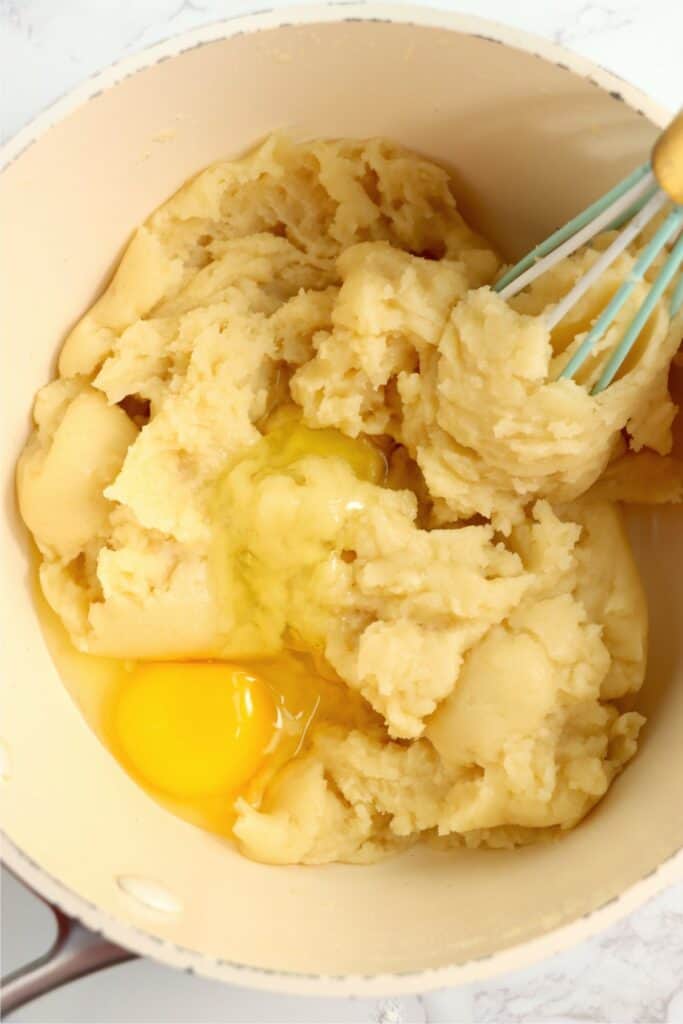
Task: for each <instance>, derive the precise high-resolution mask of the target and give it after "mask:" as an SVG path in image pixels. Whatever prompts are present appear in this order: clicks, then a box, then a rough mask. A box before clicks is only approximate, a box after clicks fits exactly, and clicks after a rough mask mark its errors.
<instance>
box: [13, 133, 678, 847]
mask: <svg viewBox="0 0 683 1024" xmlns="http://www.w3.org/2000/svg"><path fill="white" fill-rule="evenodd" d="M599 244H600V245H601V244H603V242H602V240H600V242H599ZM595 258H596V251H595V250H592V249H591V250H589V251H587V252H584V253H581V254H579V255H577V256H575V257H572V258H570V259H569V260H566V261H565V262H564V263H563V264H561V265H560V266H559V267H558V268H557V269H556V270H554V271H553V272H552V273H550V274H547V275H545V276H544V277H543V278H541V280H540V281H539V282H538V283H537V284H536V285H534V286H532V288H531V289H529V290H528V291H527V292H525V293H524V294H523V295H522V296H520V297H519V298H518V299H516V300H514V301H513V302H511V303H509V304H507V303H505V302H503V301H502V300H501V299H500V298H499V297H498V296H497V295H496V294H495V293H494V292H493V291H492V290H491V288H490V287H489V285H490V283H491V282H492V281H493V279H494V278H495V275H496V273H497V272H498V270H499V267H500V263H499V260H498V258H497V257H496V255H495V254H494V253H493V252H492V251H491V249H490V247H489V246H488V245H487V243H486V242H484V241H483V240H482V239H481V238H479V237H478V236H477V235H475V234H474V233H473V232H472V231H471V230H470V229H469V227H468V226H467V225H466V224H465V223H464V221H463V220H462V218H461V217H460V215H459V213H458V212H457V209H456V204H455V199H454V197H453V193H452V190H451V184H450V181H449V178H448V175H447V173H446V172H445V171H443V170H442V169H440V168H438V167H436V166H434V165H433V164H430V163H428V162H426V161H424V160H422V159H420V158H418V157H417V156H415V155H412V154H410V153H407V152H405V151H403V150H401V149H400V148H399V147H397V146H395V145H393V144H391V143H388V142H385V141H381V140H374V141H370V142H353V141H342V142H314V143H307V144H300V145H297V144H295V143H292V142H290V141H289V140H287V139H283V138H280V137H273V138H271V139H269V140H268V141H267V142H266V143H264V144H263V145H262V146H261V147H260V148H259V149H257V150H256V151H255V152H254V153H252V154H251V155H249V156H248V157H246V158H245V159H243V160H240V161H235V162H232V163H221V164H217V165H215V166H213V167H210V168H209V169H208V170H206V171H204V172H203V173H202V174H200V175H199V176H198V177H197V178H195V179H194V180H193V181H191V182H189V183H188V184H187V185H186V186H184V188H182V189H181V190H180V191H179V192H178V193H177V194H176V195H175V196H174V197H173V198H172V199H170V200H169V201H168V202H167V203H166V204H165V205H164V206H162V207H161V208H160V209H159V210H158V211H157V212H156V213H154V214H153V215H152V217H151V218H150V219H149V220H148V221H147V223H146V224H145V225H143V227H141V228H140V229H139V230H138V232H137V233H136V235H135V237H134V238H133V240H132V242H131V244H130V246H129V248H128V250H127V251H126V253H125V255H124V257H123V260H122V262H121V264H120V266H119V269H118V271H117V272H116V274H115V276H114V278H113V280H112V282H111V284H110V285H109V287H108V288H107V290H106V291H105V293H104V295H103V296H102V297H101V298H100V299H99V300H98V301H97V302H96V303H95V305H94V306H93V307H92V309H91V310H90V311H89V312H88V313H87V314H86V315H85V316H84V317H83V319H82V320H81V321H80V323H79V324H78V325H77V326H76V327H75V329H74V330H73V331H72V333H71V335H70V336H69V337H68V338H67V340H66V342H65V344H64V347H63V349H62V353H61V357H60V361H59V376H58V377H57V379H56V380H55V381H53V382H52V383H51V384H48V385H47V386H46V387H45V388H43V389H42V391H41V392H40V393H39V395H38V397H37V399H36V403H35V407H34V418H35V424H36V428H35V431H34V433H33V435H32V437H31V439H30V441H29V443H28V445H27V447H26V450H25V452H24V454H23V455H22V457H21V460H20V463H19V468H18V492H19V501H20V507H21V512H22V515H23V517H24V520H25V521H26V523H27V525H28V527H29V528H30V530H31V531H32V533H33V535H34V537H35V540H36V543H37V545H38V547H39V550H40V554H41V566H40V581H41V586H42V589H43V591H44V594H45V596H46V598H47V600H48V602H49V603H50V604H51V606H52V607H53V609H54V610H55V611H56V612H57V614H58V615H59V616H60V617H61V619H62V620H63V622H64V623H65V625H66V627H67V629H68V631H69V633H70V635H71V637H72V640H73V642H74V643H75V644H76V646H77V647H79V648H80V649H81V650H83V651H87V652H91V653H96V654H107V655H112V656H115V657H120V658H152V657H153V658H160V657H162V658H173V657H180V656H187V657H195V658H200V657H207V656H210V657H221V656H230V657H233V658H235V657H240V656H242V657H246V656H248V655H252V654H258V653H263V652H264V651H268V652H273V651H277V650H279V649H281V648H282V646H283V645H286V644H287V643H289V642H290V641H291V638H292V637H293V636H295V637H296V638H297V642H299V643H302V642H303V643H304V645H305V646H306V645H308V646H309V647H312V648H315V649H316V650H319V651H322V652H324V654H325V657H326V659H327V661H328V662H329V663H330V664H331V666H332V667H333V668H334V669H335V671H336V672H337V673H338V675H339V676H340V677H341V678H342V679H343V680H344V682H345V683H346V684H347V685H348V686H349V687H351V688H353V689H354V690H357V691H359V692H360V693H361V694H362V696H363V697H364V698H365V700H366V701H367V702H368V704H369V705H370V706H371V707H372V708H373V709H374V710H375V711H376V712H377V713H378V716H379V717H378V718H377V722H378V724H377V725H376V726H372V727H370V726H369V727H368V730H367V731H360V730H355V731H354V730H352V731H349V730H348V729H343V728H341V727H333V726H328V727H325V728H319V729H317V730H314V731H313V735H312V739H311V741H310V743H309V745H308V747H307V748H306V750H305V751H304V753H303V754H302V755H301V756H299V757H298V758H296V759H295V760H294V761H292V762H291V763H290V764H289V765H288V766H287V767H286V768H285V769H284V770H283V771H282V772H281V773H280V775H279V776H278V777H277V778H276V780H275V782H274V783H273V784H272V785H271V787H270V788H269V790H268V791H267V793H266V796H265V798H264V800H263V802H262V803H261V805H260V806H251V805H249V804H247V803H246V802H245V801H244V800H242V801H240V804H239V817H238V820H237V824H236V826H235V834H236V836H237V838H238V840H239V842H240V845H241V848H242V850H243V851H244V852H245V853H246V854H247V855H248V856H250V857H254V858H256V859H260V860H265V861H269V862H273V863H292V862H306V863H312V862H321V861H333V860H352V861H369V860H373V859H376V858H377V857H379V856H381V855H383V854H385V853H386V852H388V851H391V850H395V849H398V848H401V847H402V846H404V845H406V844H408V843H410V842H412V841H414V840H415V839H416V838H418V837H419V836H420V835H421V834H428V835H429V836H441V837H447V838H448V839H449V841H451V842H452V841H455V842H462V843H466V844H468V845H482V844H483V845H490V846H500V845H515V844H517V843H520V842H527V841H530V840H531V839H533V838H534V837H537V836H538V837H540V836H544V835H546V834H547V833H548V830H549V829H555V828H569V827H571V826H573V825H574V824H576V823H577V822H578V821H579V820H580V819H581V818H582V816H583V815H584V814H585V813H586V812H587V811H588V810H589V808H590V807H591V806H592V805H593V804H594V803H595V802H596V801H597V800H598V799H599V798H600V797H601V796H602V795H603V794H604V793H605V791H606V789H607V787H608V786H609V784H610V781H611V780H612V778H613V777H614V775H615V774H616V772H617V771H618V770H619V769H620V768H621V766H622V765H623V764H624V763H625V762H626V761H627V760H628V759H629V758H630V757H631V756H632V755H633V753H634V752H635V749H636V742H637V736H638V731H639V729H640V727H641V725H642V721H643V719H642V718H641V716H640V715H638V714H637V713H635V712H633V711H628V710H625V709H624V706H623V705H622V704H620V703H618V702H619V701H621V699H622V698H625V697H627V696H628V695H629V694H634V693H635V692H636V691H637V690H638V689H639V687H640V685H641V683H642V680H643V676H644V671H645V658H646V633H647V615H646V606H645V601H644V597H643V593H642V588H641V585H640V581H639V578H638V574H637V571H636V569H635V566H634V563H633V560H632V557H631V553H630V550H629V545H628V542H627V539H626V537H625V534H624V531H623V527H622V525H621V522H620V517H619V512H618V511H617V509H616V506H614V505H613V504H611V503H610V502H612V501H615V500H618V499H620V498H622V497H624V498H626V499H628V500H680V498H681V496H682V495H683V473H681V471H680V466H679V465H678V464H677V463H675V462H674V461H672V460H671V459H670V458H667V457H666V456H667V455H668V453H669V452H670V450H671V445H672V437H671V427H672V423H673V419H674V416H675V413H676V407H675V405H674V404H673V402H672V401H671V399H670V397H669V394H668V391H667V373H668V367H669V363H670V362H671V359H672V358H673V356H674V355H675V353H676V350H677V348H678V345H679V342H680V338H681V330H682V326H683V318H681V317H679V318H678V319H677V321H676V322H673V323H671V322H670V320H669V317H668V314H667V308H666V305H665V303H664V302H662V304H661V305H660V306H659V307H658V308H657V309H656V311H655V313H654V314H653V316H652V317H651V319H650V321H649V323H648V325H647V330H646V331H645V333H644V335H643V337H642V339H641V341H640V342H639V344H638V346H637V349H636V350H635V352H634V353H633V355H632V356H631V358H630V360H629V362H628V364H627V367H626V372H625V373H623V374H622V376H621V377H620V379H619V380H617V382H616V383H615V384H614V385H613V386H612V387H610V388H609V389H608V390H607V391H606V392H604V393H603V394H601V395H600V396H598V397H597V398H592V397H590V395H589V389H590V385H591V383H592V382H593V381H594V380H595V379H596V375H597V374H598V373H599V368H600V365H601V364H602V363H603V362H604V359H605V353H606V352H607V351H608V350H609V349H610V347H611V346H612V345H613V344H614V339H615V337H616V336H618V335H619V333H620V332H621V331H623V329H624V325H625V323H626V322H627V321H628V319H630V317H631V316H632V315H633V312H634V310H635V308H636V307H637V305H638V304H639V302H640V301H641V300H642V297H643V295H644V292H645V289H646V288H647V283H644V284H642V285H638V286H637V287H636V288H635V290H634V294H633V296H632V298H631V300H630V302H629V304H628V305H627V308H626V310H625V311H624V312H623V313H622V315H621V316H620V317H619V319H618V321H617V322H616V323H615V325H614V327H613V328H612V329H611V330H610V331H609V332H608V334H607V336H606V338H605V339H604V342H603V344H602V345H601V347H600V349H599V351H598V353H597V354H596V356H595V358H594V359H593V360H592V361H590V363H589V365H588V366H587V368H586V369H585V370H584V373H583V376H582V377H581V379H580V380H579V381H578V382H576V383H575V382H573V381H561V382H555V377H556V375H557V371H558V370H559V368H560V367H561V365H562V361H563V360H566V358H567V353H568V351H570V350H571V349H572V348H573V347H574V346H576V345H577V344H579V343H580V338H581V335H582V332H585V330H586V329H587V328H588V327H589V326H590V324H591V322H592V320H593V319H594V317H595V315H596V313H597V311H599V310H600V309H601V308H602V306H603V305H604V303H605V301H606V299H607V298H608V297H609V295H610V294H611V293H612V292H613V291H614V289H615V288H616V287H617V284H618V282H620V281H621V280H622V279H623V277H624V276H625V275H626V274H627V273H628V271H629V268H630V267H631V266H632V263H633V256H632V255H631V254H629V253H627V254H625V255H624V256H623V257H621V258H620V260H619V261H617V263H616V264H615V265H614V267H613V269H612V270H610V271H609V272H608V273H607V274H606V275H605V276H604V277H603V279H602V280H601V283H600V285H599V286H597V287H596V288H594V289H593V290H592V291H591V292H590V293H589V295H588V296H587V297H586V298H585V299H584V300H583V301H582V302H581V303H580V304H579V306H578V307H577V309H576V310H575V311H574V312H573V313H572V314H571V316H570V317H569V318H568V319H567V320H566V321H564V322H563V324H562V325H561V327H560V328H558V329H557V330H556V331H555V332H554V334H553V335H552V337H551V336H550V334H549V332H548V331H547V329H546V328H545V326H544V324H543V321H542V316H541V314H542V312H543V310H544V309H545V308H546V307H547V306H548V305H550V304H552V303H553V302H555V301H556V300H557V298H558V297H559V296H560V295H562V294H563V293H564V292H565V291H566V290H567V289H568V288H569V287H570V286H571V284H572V283H573V282H574V281H575V280H576V278H577V277H578V276H579V275H580V274H581V273H583V272H584V271H585V269H586V266H587V265H589V264H590V263H591V262H592V261H593V260H594V259H595ZM287 403H289V404H292V403H293V404H294V406H295V407H296V409H298V410H299V414H300V416H301V417H302V418H303V422H304V423H305V424H307V425H308V426H309V427H313V428H322V427H333V428H336V429H338V430H340V431H342V432H343V433H344V434H345V435H347V436H348V437H350V438H356V437H363V438H370V439H376V442H377V444H378V445H379V447H380V448H381V449H382V451H384V452H386V453H387V456H388V460H389V476H388V481H387V482H384V483H381V482H378V481H374V482H373V481H372V480H369V479H363V478H362V476H359V475H358V474H357V473H356V472H354V471H353V469H352V468H351V467H350V466H349V464H348V463H347V462H346V461H344V459H343V458H336V457H335V458H326V457H325V456H324V455H321V454H318V455H316V454H312V455H308V456H306V457H303V458H302V459H300V460H299V461H298V462H297V463H296V464H295V465H294V466H289V467H287V466H286V467H281V468H279V469H272V470H271V471H263V464H262V463H260V462H259V459H260V457H261V456H260V453H261V451H262V448H261V447H260V446H261V445H262V442H261V441H260V439H261V437H262V429H263V424H264V423H265V422H266V418H267V417H268V415H269V414H270V413H271V412H272V411H273V409H275V408H277V407H278V406H280V405H283V404H287ZM641 466H642V471H641ZM292 538H294V539H295V540H292ZM245 555H246V556H248V558H245ZM245 565H252V566H253V565H257V566H258V571H256V570H245V569H244V566H245ZM217 567H218V568H217ZM254 595H258V599H257V598H256V597H255V596H254ZM382 722H383V723H384V725H382V724H380V723H382Z"/></svg>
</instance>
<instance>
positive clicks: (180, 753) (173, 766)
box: [112, 662, 277, 800]
mask: <svg viewBox="0 0 683 1024" xmlns="http://www.w3.org/2000/svg"><path fill="white" fill-rule="evenodd" d="M112 725H113V732H114V736H115V737H116V741H117V745H118V746H119V748H120V752H121V755H122V758H123V760H124V762H125V763H126V764H127V765H128V766H129V768H130V770H131V772H132V773H133V774H135V775H136V776H138V778H139V779H140V780H141V781H142V782H143V783H144V784H146V785H147V786H149V787H151V788H153V789H156V790H158V791H160V792H161V793H163V794H165V795H167V796H171V797H175V798H179V799H183V800H187V799H196V798H200V797H209V796H215V795H218V794H226V795H228V794H230V793H235V792H237V791H238V790H239V789H240V788H242V787H243V786H244V785H245V784H246V783H247V782H248V781H249V779H251V778H252V776H253V775H255V773H256V772H257V771H258V769H259V768H260V767H261V764H262V763H263V760H264V757H265V756H266V753H267V751H268V747H269V745H270V744H271V743H272V741H273V738H274V733H275V729H276V726H277V713H276V707H275V704H274V701H273V698H272V696H271V693H270V690H269V687H268V686H267V684H266V683H265V682H263V680H261V679H260V678H259V677H258V676H255V675H252V674H251V673H248V672H246V671H244V670H243V669H240V668H237V667H235V666H232V665H229V664H225V663H200V662H168V663H164V662H152V663H148V664H144V665H140V666H139V667H137V668H136V669H134V671H133V672H132V673H131V675H130V678H129V679H128V680H127V681H126V684H125V685H124V686H123V687H122V689H121V691H120V693H119V695H118V699H117V701H116V704H115V707H114V709H113V723H112Z"/></svg>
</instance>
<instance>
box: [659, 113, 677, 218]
mask: <svg viewBox="0 0 683 1024" xmlns="http://www.w3.org/2000/svg"><path fill="white" fill-rule="evenodd" d="M652 170H653V171H654V173H655V177H656V178H657V181H658V182H659V184H660V185H661V187H662V188H663V189H664V191H665V192H666V193H667V195H668V196H669V197H670V198H671V199H673V201H674V203H680V204H683V110H682V111H681V112H680V113H679V114H678V115H677V116H676V117H675V118H674V119H673V121H672V122H671V124H670V125H669V127H668V128H667V129H666V131H665V132H663V134H662V135H660V137H659V138H658V139H657V142H656V143H655V147H654V149H653V150H652Z"/></svg>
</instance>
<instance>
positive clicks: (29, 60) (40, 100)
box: [0, 0, 683, 1024]
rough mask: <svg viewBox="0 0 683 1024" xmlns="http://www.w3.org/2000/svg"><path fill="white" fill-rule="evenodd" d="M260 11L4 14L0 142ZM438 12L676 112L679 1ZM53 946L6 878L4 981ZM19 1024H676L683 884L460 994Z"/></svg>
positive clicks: (19, 4) (158, 977)
mask: <svg viewBox="0 0 683 1024" xmlns="http://www.w3.org/2000/svg"><path fill="white" fill-rule="evenodd" d="M267 5H268V6H272V7H275V6H285V5H284V4H283V3H281V2H279V0H267ZM260 6H263V4H261V3H260V0H255V2H254V0H0V139H5V138H8V137H9V136H11V135H12V134H13V133H14V132H15V131H16V130H17V129H18V128H20V127H21V126H22V125H23V124H24V123H26V121H28V120H29V119H30V118H31V117H32V116H33V115H35V114H36V113H37V112H38V111H40V110H42V109H43V108H44V107H45V106H46V105H48V104H49V103H50V102H51V101H52V100H54V99H56V98H57V97H59V96H60V95H62V93H64V92H65V91H67V90H68V89H69V88H71V87H72V86H73V85H75V84H77V83H78V82H79V81H80V80H82V79H83V78H85V77H86V76H87V75H89V74H91V73H92V72H94V71H97V70H98V69H99V68H101V67H103V66H105V65H107V64H109V63H111V62H112V61H114V60H116V59H117V58H118V57H119V56H121V55H123V54H125V53H129V52H132V51H135V50H139V49H141V48H143V47H145V46H147V45H149V44H151V43H154V42H157V41H158V40H160V39H163V38H165V37H167V36H170V35H174V34H176V33H178V32H181V31H183V30H184V29H188V28H191V27H194V26H198V25H202V24H205V23H207V22H210V21H215V20H219V19H220V18H223V17H225V16H226V15H228V14H234V13H238V12H240V11H249V10H250V9H253V8H255V7H260ZM432 6H441V7H457V8H458V9H459V10H461V11H466V12H469V13H472V14H479V15H481V16H484V17H490V18H493V19H498V20H500V21H507V22H509V23H513V24H515V25H518V26H519V27H521V28H523V29H526V30H528V31H532V32H536V33H538V34H540V35H544V36H546V37H548V38H551V39H554V40H555V41H556V42H558V43H560V44H563V45H566V46H569V47H571V48H573V49H574V50H577V51H579V52H580V53H582V54H584V55H585V56H587V57H590V58H591V59H593V60H596V61H598V62H599V63H601V64H603V65H605V66H606V67H609V68H610V69H612V70H614V71H616V72H617V73H618V74H620V75H621V76H622V77H624V78H627V79H629V80H630V81H632V82H633V83H635V84H636V85H639V86H641V87H642V88H643V89H645V90H646V91H647V92H649V93H650V94H651V95H652V96H653V97H654V98H655V99H657V100H659V101H660V102H661V103H663V104H664V105H666V106H668V107H670V108H671V109H672V110H673V109H675V108H676V107H678V106H680V104H681V101H683V80H682V76H681V70H680V68H681V53H683V2H682V0H516V2H515V3H514V4H513V3H511V2H510V0H456V2H454V3H449V2H448V0H432ZM50 933H51V923H50V919H49V915H48V913H47V912H46V911H45V910H44V908H42V907H41V905H40V904H39V903H38V902H37V901H35V900H34V899H33V898H32V897H30V896H28V895H27V894H25V893H24V892H23V891H22V890H21V889H20V887H19V886H18V885H17V884H16V883H14V882H13V881H12V880H11V879H9V878H7V877H6V876H5V877H4V884H3V892H2V960H3V970H11V969H12V968H13V967H14V966H16V965H18V964H19V963H21V962H22V961H24V960H26V959H28V958H29V957H31V956H34V955H37V954H38V953H39V952H41V951H42V950H43V949H44V948H45V947H46V946H47V945H48V944H49V941H50ZM14 1019H16V1020H17V1021H39V1022H42V1024H48V1022H58V1021H59V1022H61V1021H64V1022H67V1021H68V1022H74V1024H75V1022H78V1021H83V1022H87V1024H95V1022H105V1021H111V1022H117V1024H122V1022H127V1021H129V1022H135V1024H147V1022H150V1024H151V1022H153V1024H156V1022H159V1021H182V1022H189V1021H192V1022H194V1024H208V1022H219V1021H221V1022H222V1021H226V1022H247V1021H254V1022H262V1024H266V1022H272V1024H288V1022H292V1024H308V1022H310V1024H313V1022H316V1024H317V1022H321V1024H322V1022H334V1024H352V1022H356V1021H358V1022H377V1024H380V1022H381V1024H408V1022H410V1024H413V1022H422V1021H430V1022H434V1024H437V1022H443V1024H446V1022H448V1024H469V1022H478V1024H494V1022H495V1024H516V1022H537V1024H570V1022H576V1024H579V1022H584V1024H585V1022H589V1024H603V1022H633V1024H636V1022H637V1024H650V1022H666V1024H680V1022H681V1021H683V886H679V887H676V888H675V889H671V890H669V891H668V892H665V893H663V894H661V895H660V896H659V897H658V898H657V899H655V900H653V901H652V902H651V903H650V904H649V905H648V906H646V907H644V908H642V909H641V910H640V911H638V912H637V913H635V914H633V915H632V916H631V917H630V918H628V919H627V920H625V921H623V922H622V923H620V924H618V925H616V926H614V927H613V928H611V929H610V930H609V931H607V932H605V933H604V934H603V935H601V936H599V937H598V938H595V939H593V940H592V941H590V942H586V943H584V944H583V945H582V946H580V947H578V948H576V949H574V950H572V951H570V952H568V953H565V954H563V955H561V956H558V957H555V958H553V959H552V960H549V961H546V962H545V963H543V964H541V965H539V966H537V967H535V968H533V969H530V970H526V971H523V972H518V973H516V974H513V975H507V976H504V977H500V978H497V979H495V980H493V981H489V982H487V983H486V984H481V985H472V986H468V987H465V988H460V989H458V990H452V991H444V992H439V993H436V994H429V995H424V996H422V997H417V998H409V999H408V998H407V999H396V1000H367V999H366V1000H340V999H327V1000H321V999H297V998H293V997H284V996H283V997H280V996H270V995H268V996H267V995H263V994H259V993H256V992H250V991H248V990H246V989H230V988H227V987H226V986H223V985H219V984H217V983H213V982H208V981H203V980H200V979H197V978H192V977H189V976H187V975H183V974H180V973H177V972H174V971H171V970H168V969H166V968H164V967H160V966H158V965H156V964H152V963H148V962H142V961H140V962H137V963H131V964H129V965H126V966H123V967H118V968H115V969H113V970H110V971H108V972H106V973H104V974H102V975H99V976H93V977H91V978H88V979H85V980H83V981H81V982H79V983H77V984H74V985H71V986H68V987H67V988H65V989H62V990H61V991H59V992H56V993H54V994H52V995H50V996H47V997H45V998H43V999H41V1000H39V1001H37V1002H35V1003H34V1004H32V1005H31V1006H29V1007H26V1008H25V1009H24V1010H23V1011H21V1012H20V1013H18V1014H17V1015H16V1017H15V1018H14Z"/></svg>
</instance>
